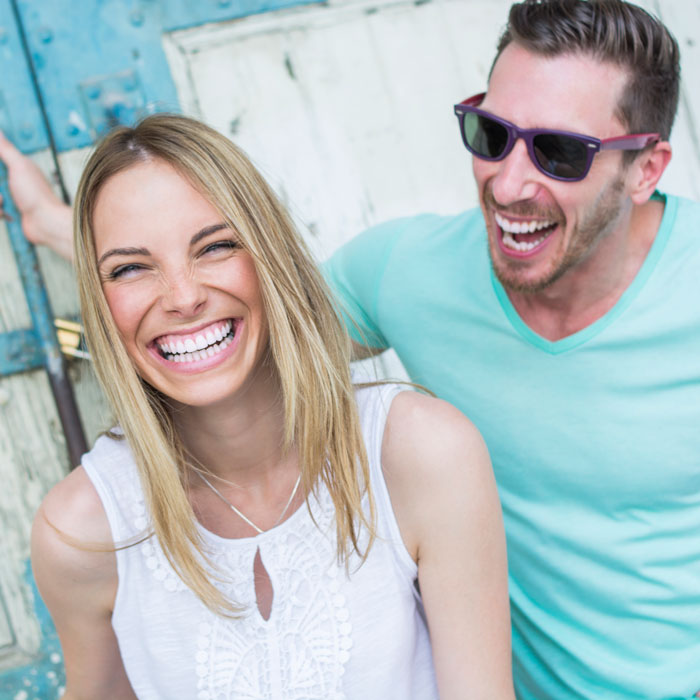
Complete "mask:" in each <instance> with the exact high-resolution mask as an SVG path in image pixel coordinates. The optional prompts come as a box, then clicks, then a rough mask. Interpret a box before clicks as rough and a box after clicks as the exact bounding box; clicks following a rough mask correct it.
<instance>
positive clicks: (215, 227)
mask: <svg viewBox="0 0 700 700" xmlns="http://www.w3.org/2000/svg"><path fill="white" fill-rule="evenodd" d="M225 228H229V225H228V224H227V223H226V222H224V221H222V222H221V223H218V224H212V225H211V226H205V227H204V228H203V229H201V230H200V231H197V233H195V234H194V236H192V239H191V240H190V245H191V246H193V245H196V244H197V243H199V241H201V240H202V238H206V237H207V236H211V234H212V233H216V232H217V231H222V230H223V229H225Z"/></svg>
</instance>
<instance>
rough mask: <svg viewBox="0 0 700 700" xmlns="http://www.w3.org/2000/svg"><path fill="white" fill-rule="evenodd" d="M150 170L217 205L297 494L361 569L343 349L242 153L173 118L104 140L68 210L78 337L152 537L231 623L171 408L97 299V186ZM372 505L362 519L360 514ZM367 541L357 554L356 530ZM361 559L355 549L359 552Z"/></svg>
mask: <svg viewBox="0 0 700 700" xmlns="http://www.w3.org/2000/svg"><path fill="white" fill-rule="evenodd" d="M149 160H159V161H163V162H166V163H168V164H169V165H171V166H172V167H173V168H175V169H176V170H177V171H178V172H179V173H180V174H181V175H182V176H183V177H185V178H186V179H187V180H188V181H189V182H190V183H191V184H192V185H193V186H194V187H195V188H196V189H197V190H198V191H199V192H200V193H201V194H202V195H203V196H204V197H206V199H207V200H208V201H209V202H211V203H212V205H213V206H214V207H216V208H217V209H218V210H219V211H220V213H221V215H222V217H223V218H224V220H225V221H226V222H227V224H228V225H230V226H231V227H232V229H233V230H235V231H236V232H237V234H238V238H239V242H240V244H241V246H242V247H243V248H244V249H245V250H247V251H248V252H249V253H250V254H251V256H252V257H253V260H254V262H255V267H256V271H257V274H258V278H259V281H260V288H261V295H262V298H263V303H264V308H265V312H266V314H267V321H268V325H269V336H270V340H269V348H268V351H269V354H270V357H271V360H272V363H273V366H274V367H275V368H276V371H277V373H278V375H279V381H280V386H281V392H282V399H283V406H284V416H285V432H284V447H285V448H286V449H289V448H290V447H291V446H292V445H295V447H296V449H297V452H298V456H299V464H300V469H301V475H302V477H301V478H302V485H303V487H305V489H306V493H313V492H315V491H316V490H317V489H318V488H319V486H320V484H323V485H324V486H325V487H326V488H327V489H328V491H329V493H330V496H331V498H332V501H333V504H334V507H335V518H336V530H337V542H338V559H339V561H345V562H346V563H347V561H348V556H349V554H350V552H351V550H352V551H355V552H356V553H357V554H358V555H360V557H361V558H362V560H364V558H366V556H367V553H368V551H369V548H370V547H371V545H372V542H373V540H374V518H375V516H374V503H373V499H372V495H371V493H370V492H369V474H368V465H367V456H366V452H365V448H364V442H363V439H362V434H361V430H360V424H359V417H358V413H357V406H356V403H355V399H354V388H353V385H352V381H351V377H350V369H349V363H350V353H351V346H350V341H349V338H348V335H347V333H346V331H345V329H344V327H343V325H342V322H341V321H340V317H339V314H338V313H337V311H336V309H335V307H334V305H333V303H332V302H331V300H330V299H331V297H330V292H329V290H328V288H327V286H326V284H325V282H324V281H323V279H322V277H321V275H320V273H319V271H318V269H317V267H316V265H315V264H314V262H313V260H312V258H311V255H310V253H309V251H308V249H307V247H306V245H305V243H304V241H303V239H302V238H301V236H300V235H299V234H298V233H297V231H296V230H295V227H294V225H293V223H292V221H291V218H290V216H289V214H288V213H287V211H286V210H285V208H284V207H283V206H282V205H281V203H280V202H279V200H278V199H277V197H276V196H275V194H274V193H273V191H272V189H271V188H270V186H269V185H268V184H267V182H266V181H265V180H264V179H263V177H262V176H261V175H260V173H259V172H258V171H257V170H256V169H255V167H254V166H253V165H252V163H251V162H250V161H249V159H248V158H247V157H246V156H245V154H244V153H243V152H242V151H241V150H240V149H239V148H237V147H236V146H235V145H234V144H233V143H231V142H230V141H229V140H228V139H226V138H225V137H224V136H222V135H221V134H219V133H218V132H217V131H215V130H213V129H211V128H209V127H207V126H206V125H204V124H202V123H200V122H197V121H195V120H193V119H189V118H186V117H182V116H176V115H165V114H159V115H154V116H150V117H147V118H146V119H144V120H143V121H142V122H141V123H140V124H138V125H137V126H136V127H134V128H127V127H120V128H117V129H116V130H114V131H112V132H111V133H110V134H109V135H108V136H107V137H106V138H105V139H104V140H103V141H102V142H101V143H100V144H99V146H98V147H97V149H96V150H95V152H94V153H93V155H92V156H91V158H90V159H89V161H88V163H87V166H86V168H85V171H84V172H83V175H82V178H81V181H80V185H79V188H78V193H77V196H76V201H75V221H74V227H75V232H76V233H75V240H74V252H75V261H76V268H77V275H78V285H79V292H80V302H81V308H82V314H83V320H84V324H85V334H86V338H87V343H88V346H89V348H90V351H91V354H92V357H93V360H94V363H95V369H96V372H97V375H98V377H99V379H100V382H101V384H102V387H103V389H104V391H105V394H106V395H107V398H108V399H109V401H110V403H111V405H112V408H113V410H114V412H115V416H116V419H117V421H118V422H119V424H120V426H121V428H122V430H123V431H124V434H125V436H126V438H127V440H128V442H129V446H130V448H131V450H132V452H133V455H134V459H135V461H136V464H137V466H138V469H139V474H140V479H141V482H142V486H143V489H144V492H145V497H146V501H147V505H148V508H149V511H150V513H151V518H152V526H153V533H154V534H155V536H156V537H157V538H158V541H159V543H160V545H161V547H162V549H163V552H164V553H165V556H166V557H167V559H168V561H169V562H170V564H171V565H172V567H173V569H174V570H175V571H176V572H177V574H178V576H179V577H180V578H181V579H182V580H183V582H184V583H185V584H186V585H187V586H188V587H189V588H190V589H191V590H192V591H193V592H194V593H195V594H196V595H197V596H198V597H199V598H200V599H201V600H202V602H203V603H204V604H205V605H207V606H208V607H209V608H210V609H212V610H214V611H215V612H218V613H220V614H230V613H235V612H236V611H237V610H239V608H238V607H237V606H236V604H235V601H229V600H227V599H226V598H225V597H224V596H223V594H222V593H221V592H220V591H219V589H218V588H217V587H216V586H215V585H214V583H213V582H212V580H211V575H210V574H208V573H207V567H211V568H213V567H212V565H211V562H210V561H209V560H208V557H207V555H206V552H205V551H204V549H203V544H202V541H201V539H200V537H199V534H198V531H197V528H196V521H195V515H194V512H193V510H192V506H191V504H190V502H189V499H188V497H187V489H186V475H187V470H188V469H193V468H196V467H194V466H193V465H192V463H191V460H190V459H189V458H188V455H187V454H186V449H185V446H184V445H183V443H182V440H181V439H180V437H179V435H178V433H177V430H176V428H175V425H174V423H173V420H172V416H171V413H170V410H169V408H168V404H167V400H166V398H167V397H164V396H163V395H161V394H160V393H159V392H158V391H157V390H156V389H154V388H153V387H151V386H150V385H148V384H147V383H146V382H145V381H143V380H142V379H141V378H140V377H139V375H138V374H137V372H136V369H135V367H134V364H133V363H132V361H131V359H130V357H129V355H128V354H127V352H126V349H125V347H124V344H123V342H122V340H121V338H120V335H119V332H118V330H117V328H116V325H115V323H114V320H113V319H112V315H111V313H110V311H109V308H108V306H107V302H106V299H105V296H104V293H103V291H102V286H101V283H100V278H99V275H98V270H97V262H96V253H95V244H94V237H93V228H92V221H93V216H94V210H95V203H96V201H97V197H98V195H99V192H100V191H101V188H102V187H103V185H104V184H105V183H106V182H107V181H108V180H109V178H110V177H112V176H113V175H115V174H117V173H119V172H121V171H123V170H125V169H127V168H129V167H132V166H134V165H136V164H138V163H142V162H145V161H149ZM365 494H366V495H367V497H368V501H369V509H368V513H365V511H364V510H363V508H362V499H363V497H364V495H365ZM363 527H364V528H367V532H368V534H369V539H368V540H367V544H366V546H365V547H364V548H362V547H361V544H360V530H361V528H363ZM362 550H363V551H362Z"/></svg>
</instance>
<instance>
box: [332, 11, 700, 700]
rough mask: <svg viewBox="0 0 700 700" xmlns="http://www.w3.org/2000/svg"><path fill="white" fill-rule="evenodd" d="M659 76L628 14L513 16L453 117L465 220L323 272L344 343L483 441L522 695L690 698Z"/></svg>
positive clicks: (681, 421) (698, 621)
mask: <svg viewBox="0 0 700 700" xmlns="http://www.w3.org/2000/svg"><path fill="white" fill-rule="evenodd" d="M678 86H679V65H678V47H677V45H676V42H675V40H674V39H673V38H672V37H671V36H670V34H669V33H668V31H667V30H666V28H665V27H664V26H663V25H662V24H660V23H659V22H658V21H656V20H655V19H654V18H652V17H651V16H649V15H648V14H647V13H646V12H644V11H643V10H641V9H640V8H638V7H636V6H634V5H631V4H628V3H625V2H621V1H619V0H590V1H589V2H585V1H582V0H551V1H546V0H545V1H542V2H538V1H526V2H522V3H519V4H516V5H514V6H513V7H512V8H511V12H510V16H509V22H508V25H507V28H506V30H505V32H504V34H503V36H502V38H501V40H500V43H499V47H498V53H497V57H496V59H495V62H494V64H493V67H492V71H491V74H490V77H489V82H488V86H486V92H485V94H484V95H477V96H474V97H472V98H468V99H466V100H464V101H463V102H461V103H459V104H458V105H456V106H455V112H456V115H457V120H458V126H459V129H460V131H461V136H462V140H463V142H464V145H465V146H466V148H467V150H468V151H469V152H470V153H471V155H472V157H473V169H474V176H475V178H476V181H477V185H478V190H479V197H480V204H481V206H480V209H477V210H474V211H468V212H465V213H463V214H460V215H458V216H455V217H439V216H433V215H425V216H419V217H415V218H411V219H403V220H399V221H393V222H390V223H388V224H384V225H381V226H378V227H376V228H374V229H372V230H370V231H368V232H366V233H364V234H363V235H361V236H359V237H358V238H356V239H355V240H353V241H351V242H350V243H349V244H348V245H347V246H345V247H344V248H342V249H341V250H340V251H338V252H337V253H336V255H335V256H334V257H333V258H332V259H331V260H330V261H329V263H328V265H327V273H328V276H329V278H330V280H331V282H332V283H333V285H334V287H335V288H336V290H337V292H338V296H339V297H340V299H341V300H342V303H343V307H344V309H345V311H346V312H347V314H348V316H349V318H350V319H351V322H350V321H349V324H348V325H349V327H350V328H351V330H352V332H353V333H354V336H355V340H356V341H358V342H363V341H364V342H366V343H367V344H368V345H369V346H370V347H369V351H370V352H379V351H381V350H383V349H386V348H388V347H393V348H395V350H396V352H397V353H398V355H399V357H400V358H401V360H402V361H403V363H404V365H405V367H406V369H407V370H408V372H409V374H410V376H411V378H412V379H414V380H415V381H417V382H420V383H422V384H425V385H426V386H428V387H429V388H431V389H432V390H433V391H435V392H436V393H437V394H438V395H439V396H441V397H442V398H445V399H447V400H448V401H450V402H452V403H454V404H455V405H457V406H458V407H459V408H461V409H462V410H463V411H464V412H465V413H466V414H467V415H468V416H470V417H471V418H472V420H473V421H474V422H475V423H476V425H477V427H478V428H479V429H480V430H481V432H482V434H483V435H484V437H485V438H486V441H487V444H488V445H489V449H490V450H491V454H492V458H493V463H494V469H495V472H496V477H497V480H498V483H499V489H500V495H501V499H502V503H503V509H504V514H505V522H506V531H507V536H508V548H509V549H508V554H509V568H510V594H511V601H512V608H511V611H512V620H513V653H514V674H515V681H516V689H517V692H518V695H519V697H520V698H522V699H523V700H566V699H568V698H576V699H579V698H586V699H589V700H594V699H595V700H599V699H601V698H620V699H622V698H624V699H631V698H638V699H641V698H645V699H647V698H649V699H651V698H653V699H655V700H658V699H661V698H669V699H670V698H688V697H690V696H691V695H692V694H693V693H695V692H696V691H697V690H698V688H699V687H700V666H699V665H698V659H700V634H699V633H698V629H700V488H699V486H700V305H699V304H698V302H697V299H698V296H700V273H699V272H698V271H699V270H700V236H698V234H697V227H698V222H699V221H700V206H699V205H697V204H695V203H692V202H689V201H685V200H680V199H678V198H676V197H673V196H671V195H665V194H662V193H660V192H658V191H657V190H656V185H657V182H658V180H659V178H660V177H661V175H662V173H663V171H664V169H665V167H666V165H667V164H668V162H669V160H670V157H671V149H670V146H669V143H668V137H669V133H670V130H671V125H672V122H673V118H674V115H675V111H676V106H677V102H678Z"/></svg>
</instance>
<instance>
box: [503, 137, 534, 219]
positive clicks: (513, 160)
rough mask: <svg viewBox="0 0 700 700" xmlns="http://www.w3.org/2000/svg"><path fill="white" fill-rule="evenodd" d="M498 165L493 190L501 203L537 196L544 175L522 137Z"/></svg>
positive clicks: (507, 203) (504, 204)
mask: <svg viewBox="0 0 700 700" xmlns="http://www.w3.org/2000/svg"><path fill="white" fill-rule="evenodd" d="M496 165H498V166H499V169H498V172H497V173H496V175H495V176H494V177H493V179H492V191H493V196H494V197H495V199H496V201H497V202H498V203H499V204H500V205H502V206H508V205H510V204H514V203H515V202H521V201H523V200H528V199H533V198H534V197H535V195H536V194H537V190H538V188H539V186H540V185H539V179H540V177H543V176H542V174H541V173H540V171H539V170H537V168H536V167H535V165H534V164H533V162H532V160H530V155H529V153H528V151H527V145H526V144H525V142H524V141H523V140H522V139H518V140H517V141H516V142H515V145H514V146H513V149H512V150H511V152H510V153H509V154H508V155H507V156H506V157H505V158H504V159H503V160H501V161H499V162H498V163H496Z"/></svg>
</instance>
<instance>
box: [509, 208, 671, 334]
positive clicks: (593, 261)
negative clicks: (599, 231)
mask: <svg viewBox="0 0 700 700" xmlns="http://www.w3.org/2000/svg"><path fill="white" fill-rule="evenodd" d="M663 211H664V204H663V202H661V201H658V200H651V201H649V202H647V203H646V204H644V205H642V206H639V207H634V209H633V210H632V212H631V214H630V216H629V218H628V220H627V222H626V223H623V224H622V226H621V227H620V228H619V229H618V230H617V231H615V232H613V233H612V234H611V235H610V236H608V237H606V238H605V239H604V240H602V241H601V242H600V244H599V245H598V246H597V248H596V250H595V251H594V252H593V254H592V255H590V256H589V257H588V258H587V259H586V260H583V261H581V262H580V263H579V264H578V265H576V267H574V268H572V269H571V270H568V271H567V272H566V273H565V274H564V275H563V276H562V277H561V278H560V279H558V280H557V281H556V282H554V283H553V284H552V285H550V286H549V287H547V288H546V289H544V290H542V291H540V292H535V293H523V292H516V291H512V290H508V289H506V291H507V293H508V297H509V298H510V300H511V303H512V304H513V306H514V308H515V310H516V311H517V312H518V315H519V316H520V317H521V318H522V320H523V321H524V322H525V323H526V324H527V325H528V326H529V327H530V328H531V329H532V330H533V331H534V332H535V333H537V334H538V335H540V336H542V337H544V338H546V339H547V340H550V341H556V340H561V339H562V338H566V337H567V336H570V335H573V334H574V333H577V332H578V331H580V330H583V329H584V328H586V327H588V326H590V325H591V324H592V323H594V322H595V321H597V320H598V319H599V318H602V317H603V316H604V315H605V314H606V313H607V312H608V311H610V309H612V308H613V306H615V304H616V303H617V302H618V300H619V299H620V297H621V296H622V295H623V293H624V292H625V290H626V289H627V288H628V287H629V286H630V284H631V283H632V281H633V280H634V278H635V277H636V275H637V273H638V272H639V270H640V268H641V267H642V265H643V264H644V260H645V259H646V257H647V254H648V252H649V249H650V248H651V246H652V244H653V242H654V239H655V238H656V234H657V232H658V230H659V226H660V224H661V219H662V217H663Z"/></svg>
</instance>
